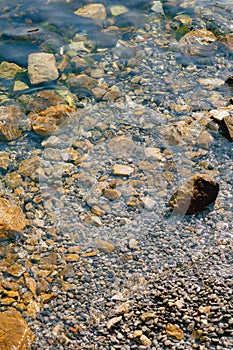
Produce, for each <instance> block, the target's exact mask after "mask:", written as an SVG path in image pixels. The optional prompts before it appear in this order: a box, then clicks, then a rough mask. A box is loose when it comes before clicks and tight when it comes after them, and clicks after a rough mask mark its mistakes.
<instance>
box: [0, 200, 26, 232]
mask: <svg viewBox="0 0 233 350" xmlns="http://www.w3.org/2000/svg"><path fill="white" fill-rule="evenodd" d="M27 224H28V220H27V219H26V217H25V215H24V213H23V211H22V209H21V208H20V207H19V206H18V205H16V204H14V203H12V202H11V201H10V200H8V199H5V198H0V238H5V237H6V236H8V234H10V233H11V232H22V230H23V229H24V227H25V226H26V225H27Z"/></svg>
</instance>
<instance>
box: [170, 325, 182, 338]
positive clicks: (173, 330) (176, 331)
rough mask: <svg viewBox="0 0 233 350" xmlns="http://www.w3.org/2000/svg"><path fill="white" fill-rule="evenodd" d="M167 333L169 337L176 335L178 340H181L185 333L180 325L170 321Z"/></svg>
mask: <svg viewBox="0 0 233 350" xmlns="http://www.w3.org/2000/svg"><path fill="white" fill-rule="evenodd" d="M166 334H167V336H168V337H174V338H176V339H178V340H181V339H183V338H184V333H183V331H182V329H180V327H178V326H177V325H175V324H172V323H168V324H167V326H166Z"/></svg>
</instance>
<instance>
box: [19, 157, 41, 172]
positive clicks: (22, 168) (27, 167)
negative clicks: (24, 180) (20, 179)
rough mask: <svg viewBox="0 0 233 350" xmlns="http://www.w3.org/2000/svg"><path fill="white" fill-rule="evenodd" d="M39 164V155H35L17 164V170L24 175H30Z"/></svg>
mask: <svg viewBox="0 0 233 350" xmlns="http://www.w3.org/2000/svg"><path fill="white" fill-rule="evenodd" d="M39 165H40V157H39V156H35V157H32V158H29V159H25V160H23V161H22V162H21V163H20V165H19V172H20V174H22V175H24V176H31V175H32V174H33V173H34V172H35V170H36V169H37V168H38V167H39Z"/></svg>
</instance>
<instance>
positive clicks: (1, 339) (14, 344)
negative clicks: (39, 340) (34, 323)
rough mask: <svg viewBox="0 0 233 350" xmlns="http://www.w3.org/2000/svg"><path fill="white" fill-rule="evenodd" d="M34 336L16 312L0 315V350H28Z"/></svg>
mask: <svg viewBox="0 0 233 350" xmlns="http://www.w3.org/2000/svg"><path fill="white" fill-rule="evenodd" d="M33 339H34V335H33V333H32V331H31V330H30V328H29V327H28V325H27V322H26V321H25V320H24V318H23V317H22V316H21V314H20V313H19V312H18V311H16V310H7V311H5V312H2V313H0V350H10V349H12V350H13V349H17V350H30V348H31V344H32V342H33Z"/></svg>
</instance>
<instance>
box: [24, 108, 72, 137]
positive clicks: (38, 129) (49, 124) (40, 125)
mask: <svg viewBox="0 0 233 350" xmlns="http://www.w3.org/2000/svg"><path fill="white" fill-rule="evenodd" d="M73 111H74V109H73V108H70V107H69V106H67V105H65V104H59V105H57V106H50V107H48V108H46V109H45V110H44V111H41V112H40V113H34V112H31V113H30V114H29V118H30V120H31V123H32V128H33V130H34V131H35V133H36V134H39V135H42V136H47V135H51V134H52V133H53V132H54V131H55V130H56V129H57V127H58V125H59V124H61V123H62V122H63V121H64V120H66V119H68V117H69V113H71V112H73Z"/></svg>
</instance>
